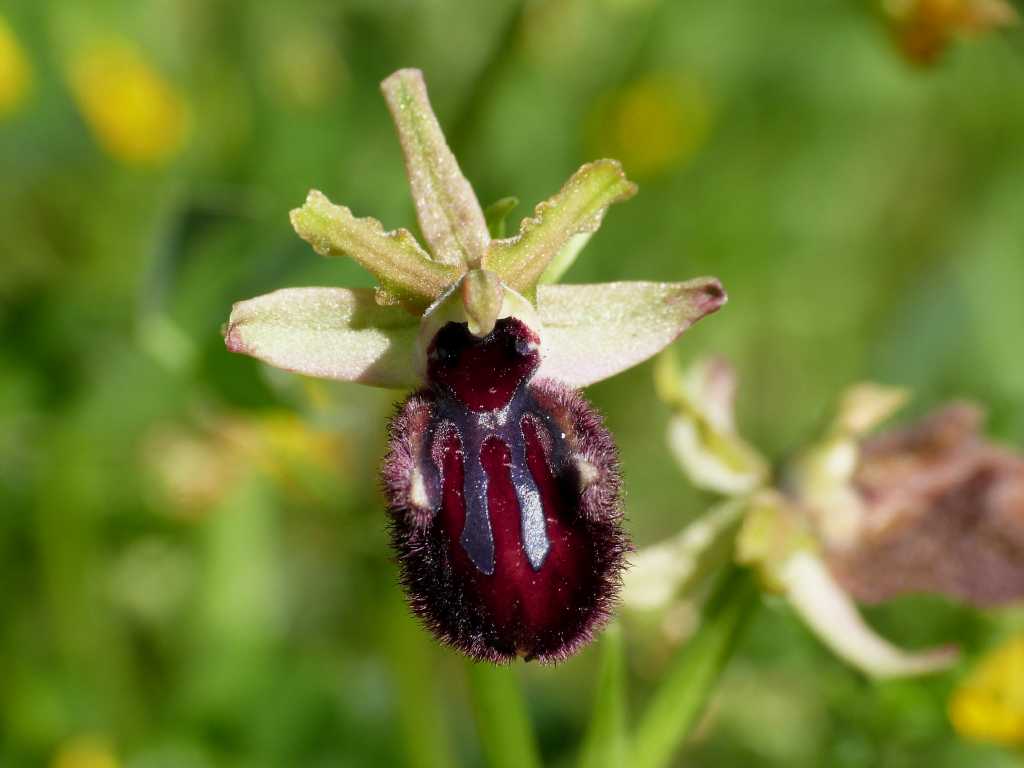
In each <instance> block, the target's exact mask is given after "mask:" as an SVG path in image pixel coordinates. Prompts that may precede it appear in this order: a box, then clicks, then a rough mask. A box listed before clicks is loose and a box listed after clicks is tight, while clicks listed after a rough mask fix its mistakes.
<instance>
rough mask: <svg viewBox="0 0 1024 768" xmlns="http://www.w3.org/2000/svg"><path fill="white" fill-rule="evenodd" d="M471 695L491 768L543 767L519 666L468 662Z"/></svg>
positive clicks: (481, 738) (484, 749) (485, 753)
mask: <svg viewBox="0 0 1024 768" xmlns="http://www.w3.org/2000/svg"><path fill="white" fill-rule="evenodd" d="M466 668H467V673H468V676H469V688H470V696H471V698H472V700H473V712H474V714H475V716H476V724H477V730H478V732H479V733H480V741H481V743H482V745H483V751H484V756H485V758H486V760H487V764H488V765H489V766H491V768H540V765H541V762H540V757H539V753H538V751H537V744H536V741H535V739H534V735H533V729H532V728H531V727H530V720H529V715H528V714H527V710H526V702H525V700H524V699H523V694H522V690H521V689H520V685H519V678H518V675H519V671H518V669H516V668H515V667H498V666H495V665H493V664H476V663H472V662H467V665H466Z"/></svg>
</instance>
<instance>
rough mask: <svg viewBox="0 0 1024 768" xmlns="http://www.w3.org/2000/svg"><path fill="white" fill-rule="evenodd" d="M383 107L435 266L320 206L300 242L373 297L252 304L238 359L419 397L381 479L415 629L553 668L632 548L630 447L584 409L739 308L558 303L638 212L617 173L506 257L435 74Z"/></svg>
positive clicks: (586, 292) (397, 81) (588, 294)
mask: <svg viewBox="0 0 1024 768" xmlns="http://www.w3.org/2000/svg"><path fill="white" fill-rule="evenodd" d="M382 89H383V91H384V95H385V98H386V100H387V102H388V106H389V107H390V109H391V113H392V116H393V118H394V120H395V123H396V125H397V128H398V136H399V140H400V142H401V145H402V150H403V153H404V155H405V160H406V168H407V171H408V176H409V182H410V186H411V188H412V194H413V200H414V202H415V205H416V213H417V218H418V221H419V226H420V231H421V232H422V234H423V237H424V239H425V240H426V242H427V244H428V245H429V248H430V251H429V253H428V251H427V250H425V249H424V248H423V247H421V246H420V245H419V243H418V242H417V241H416V239H415V238H414V237H413V236H412V234H410V233H409V232H408V231H406V230H404V229H399V230H395V231H392V232H386V231H385V230H384V228H383V227H382V226H381V224H380V223H379V222H377V221H376V220H374V219H369V218H356V217H355V216H354V215H353V214H352V212H351V211H350V210H349V209H347V208H345V207H342V206H337V205H334V204H332V203H331V202H330V201H329V200H328V199H327V198H326V197H325V196H324V195H323V194H321V193H320V192H316V191H313V192H310V194H309V197H308V198H307V200H306V204H305V205H304V206H303V207H302V208H299V209H297V210H295V211H293V212H292V223H293V225H294V227H295V230H296V231H297V232H298V233H299V235H300V236H301V237H303V238H304V239H305V240H306V241H308V242H309V243H310V244H311V245H312V246H313V248H314V249H315V250H316V251H317V252H319V253H321V254H324V255H329V256H333V255H346V256H350V257H351V258H353V259H355V260H356V261H358V262H359V263H360V264H362V265H363V266H364V267H366V268H367V269H368V270H369V271H371V272H372V273H373V274H374V275H375V276H376V277H377V278H378V280H379V287H378V288H377V289H376V291H370V290H359V289H345V288H293V289H285V290H281V291H277V292H275V293H271V294H268V295H266V296H262V297H259V298H256V299H251V300H249V301H244V302H241V303H239V304H236V305H235V307H234V310H233V311H232V314H231V319H230V322H229V323H228V328H227V333H226V342H227V346H228V348H229V349H230V350H232V351H235V352H241V353H244V354H249V355H252V356H254V357H257V358H259V359H261V360H264V361H265V362H268V363H270V364H272V365H276V366H278V367H281V368H285V369H288V370H293V371H297V372H300V373H305V374H308V375H312V376H322V377H327V378H335V379H342V380H347V381H357V382H361V383H364V384H369V385H372V386H384V387H412V388H416V391H415V392H414V393H413V394H412V395H411V396H409V397H408V398H407V399H406V400H405V402H404V403H403V404H402V405H401V406H400V407H399V409H398V412H397V414H396V416H395V418H394V419H393V420H392V422H391V426H390V447H389V450H388V454H387V457H386V458H385V461H384V468H383V482H384V487H385V491H386V495H387V499H388V504H389V513H390V516H391V526H392V542H393V545H394V547H395V550H396V552H397V554H398V559H399V563H400V566H401V571H402V582H403V584H404V586H405V589H406V592H407V594H408V596H409V600H410V604H411V605H412V608H413V610H414V611H415V612H416V614H417V615H418V616H419V617H420V618H421V619H422V620H423V621H424V623H425V624H426V625H427V626H428V627H429V628H430V629H431V631H433V632H434V633H435V635H437V637H438V638H440V639H441V640H442V641H443V642H445V643H448V644H450V645H452V646H454V647H456V648H458V649H460V650H462V651H463V652H465V653H467V654H468V655H470V656H472V657H473V658H477V659H489V660H493V661H508V660H511V659H514V658H515V657H516V656H523V657H525V658H527V659H532V658H536V659H540V660H542V661H557V660H559V659H562V658H565V657H566V656H567V655H568V654H570V653H572V652H573V651H575V650H576V649H577V648H579V647H580V645H581V644H583V643H584V642H585V641H586V640H587V639H589V638H590V637H591V636H592V634H593V632H594V631H595V629H596V628H597V627H598V626H599V625H600V624H601V622H602V621H603V620H604V619H605V618H606V616H607V612H608V609H609V607H610V606H611V604H612V603H613V601H614V598H615V595H616V592H617V588H618V583H619V573H620V570H621V567H622V557H623V552H624V551H625V549H626V546H627V537H626V535H625V533H624V532H623V530H622V528H621V517H622V507H621V498H620V485H621V483H620V478H619V469H618V461H617V454H616V450H615V445H614V443H613V441H612V438H611V436H610V435H609V433H608V431H607V430H606V429H605V427H604V425H603V423H602V421H601V418H600V416H598V414H597V413H596V412H595V411H594V409H593V408H592V407H591V406H590V405H589V404H588V403H587V401H586V400H585V399H584V398H583V397H582V396H581V395H580V394H579V392H578V391H577V388H579V387H582V386H585V385H587V384H591V383H593V382H596V381H599V380H601V379H604V378H607V377H608V376H611V375H613V374H615V373H618V372H619V371H622V370H624V369H625V368H628V367H630V366H632V365H635V364H636V363H639V362H641V361H643V360H645V359H647V358H648V357H650V356H651V355H653V354H655V353H656V352H658V351H659V350H661V349H662V348H664V347H665V346H666V345H668V344H669V343H671V342H672V341H673V340H674V339H675V338H676V337H677V336H679V334H680V333H682V332H683V331H684V330H685V329H686V328H687V327H689V326H690V325H691V324H692V323H694V322H696V321H697V320H699V319H700V318H701V317H703V316H704V315H706V314H708V313H710V312H713V311H715V310H716V309H718V308H719V307H721V306H722V304H723V303H724V302H725V300H726V297H725V293H724V291H723V290H722V287H721V285H720V284H719V282H718V281H717V280H715V279H713V278H701V279H697V280H691V281H689V282H684V283H606V284H598V285H552V284H551V283H552V282H553V281H554V280H556V279H557V278H558V277H559V276H560V275H561V274H562V273H563V272H564V271H565V270H566V269H567V268H568V267H569V266H570V264H571V263H572V260H573V259H574V258H575V256H576V254H577V253H578V252H579V250H580V248H581V247H582V245H583V244H584V243H585V241H586V240H587V239H588V238H589V237H590V236H591V235H592V234H593V233H594V232H595V231H596V230H597V228H598V227H599V225H600V224H601V221H602V219H603V217H604V214H605V211H606V210H607V208H608V206H609V205H610V204H612V203H614V202H617V201H620V200H624V199H626V198H629V197H631V196H632V195H633V194H634V193H635V191H636V188H635V186H634V185H633V184H632V183H630V182H629V181H628V180H627V179H626V178H625V176H624V174H623V172H622V169H621V168H620V166H619V164H618V163H616V162H614V161H611V160H598V161H596V162H593V163H590V164H587V165H584V166H583V167H582V168H581V169H580V170H579V171H577V172H576V173H575V174H574V175H573V176H572V178H570V179H569V181H568V182H567V183H566V184H565V186H564V187H563V188H562V189H561V191H559V192H558V193H557V194H556V195H555V196H554V197H552V198H551V199H549V200H547V201H545V202H542V203H541V204H539V205H538V206H537V207H536V209H535V210H534V214H533V216H532V217H530V218H527V219H526V220H524V221H523V222H522V224H521V226H520V228H519V231H518V233H517V234H516V235H514V236H513V237H508V238H499V237H492V234H494V233H492V232H491V231H490V230H489V228H488V225H487V221H488V217H487V216H485V213H484V211H483V209H482V208H481V206H480V203H479V202H478V200H477V198H476V195H475V194H474V192H473V189H472V187H471V186H470V184H469V182H468V181H467V180H466V179H465V177H464V176H463V175H462V172H461V170H460V169H459V166H458V164H457V163H456V161H455V158H454V156H453V155H452V153H451V151H450V149H449V148H448V146H447V144H446V143H445V140H444V137H443V135H442V133H441V129H440V126H439V125H438V123H437V120H436V118H435V117H434V114H433V112H432V111H431V109H430V104H429V102H428V100H427V93H426V88H425V85H424V83H423V79H422V76H421V74H420V73H419V72H418V71H416V70H402V71H399V72H396V73H395V74H394V75H392V76H391V77H389V78H388V79H387V80H385V81H384V83H383V84H382ZM506 212H507V209H506ZM490 218H491V219H492V222H493V221H494V219H495V218H496V217H495V216H493V215H492V216H491V217H490ZM494 229H495V230H497V227H496V226H495V227H494Z"/></svg>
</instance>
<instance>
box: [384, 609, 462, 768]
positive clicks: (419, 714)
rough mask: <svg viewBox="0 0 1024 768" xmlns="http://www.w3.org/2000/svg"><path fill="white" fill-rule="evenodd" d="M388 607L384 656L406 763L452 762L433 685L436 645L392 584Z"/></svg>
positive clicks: (433, 766)
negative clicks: (394, 690)
mask: <svg viewBox="0 0 1024 768" xmlns="http://www.w3.org/2000/svg"><path fill="white" fill-rule="evenodd" d="M390 602H391V605H390V606H389V607H388V610H389V620H390V622H391V626H390V627H389V628H388V641H389V642H388V656H389V661H390V666H391V668H392V669H393V670H394V674H395V682H396V685H397V694H398V696H397V706H398V713H397V714H398V722H399V727H400V728H401V729H402V746H403V748H404V750H405V758H406V765H408V766H409V768H447V766H451V765H455V764H456V763H455V758H454V755H453V752H452V745H451V741H450V739H449V731H448V722H447V719H446V718H445V708H444V707H443V706H442V701H441V697H440V695H439V691H438V689H437V682H438V676H437V675H436V674H423V671H424V670H427V669H436V667H437V661H438V659H437V657H438V649H437V648H436V646H435V644H434V643H433V641H432V640H431V639H430V638H429V637H428V636H427V634H426V633H424V632H423V628H422V627H421V626H420V625H419V624H418V623H417V622H416V621H414V620H413V618H412V616H410V615H409V609H408V608H407V607H406V605H405V601H404V600H402V598H401V596H400V595H399V594H398V592H397V590H395V592H394V593H393V594H392V595H391V598H390Z"/></svg>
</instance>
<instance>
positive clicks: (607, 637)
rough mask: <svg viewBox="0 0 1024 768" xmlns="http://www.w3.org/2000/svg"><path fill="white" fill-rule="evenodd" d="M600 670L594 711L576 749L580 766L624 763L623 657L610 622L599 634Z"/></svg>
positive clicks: (617, 634) (617, 632) (615, 628)
mask: <svg viewBox="0 0 1024 768" xmlns="http://www.w3.org/2000/svg"><path fill="white" fill-rule="evenodd" d="M601 649H602V659H601V670H600V673H599V676H598V679H597V691H596V694H595V699H594V714H593V715H592V716H591V718H590V726H589V727H588V728H587V735H586V737H585V739H584V742H583V748H582V750H581V753H580V768H619V766H622V765H625V764H626V744H627V738H626V659H625V649H624V646H623V642H622V629H621V627H620V626H619V625H618V624H617V623H613V624H610V625H609V626H608V628H607V629H606V630H605V631H604V633H603V634H602V635H601Z"/></svg>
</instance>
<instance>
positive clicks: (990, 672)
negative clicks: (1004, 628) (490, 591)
mask: <svg viewBox="0 0 1024 768" xmlns="http://www.w3.org/2000/svg"><path fill="white" fill-rule="evenodd" d="M949 719H950V720H951V721H952V722H953V727H954V728H955V729H956V731H957V733H959V734H960V735H961V736H963V737H965V738H968V739H974V740H977V741H988V742H994V743H996V744H1004V745H1010V746H1014V745H1024V634H1022V635H1017V636H1016V637H1015V638H1013V639H1012V640H1010V642H1008V643H1006V644H1005V645H1002V646H1000V647H998V648H996V649H995V650H994V651H992V652H991V653H989V654H988V655H987V656H985V658H983V659H982V660H981V662H980V663H979V664H978V666H977V667H975V669H974V671H972V672H971V674H970V675H969V676H968V677H967V679H966V680H964V681H963V683H961V685H960V687H959V688H957V689H956V691H955V692H954V693H953V696H952V698H951V699H950V701H949Z"/></svg>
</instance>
